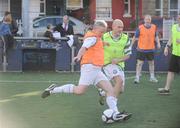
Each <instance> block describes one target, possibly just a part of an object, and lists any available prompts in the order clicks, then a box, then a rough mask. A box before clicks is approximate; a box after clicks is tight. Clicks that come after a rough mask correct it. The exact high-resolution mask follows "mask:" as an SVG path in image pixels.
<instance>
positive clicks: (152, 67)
mask: <svg viewBox="0 0 180 128" xmlns="http://www.w3.org/2000/svg"><path fill="white" fill-rule="evenodd" d="M148 64H149V72H150V81H151V82H155V83H157V82H158V80H157V79H156V77H155V73H154V60H151V61H148Z"/></svg>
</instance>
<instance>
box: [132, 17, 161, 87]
mask: <svg viewBox="0 0 180 128" xmlns="http://www.w3.org/2000/svg"><path fill="white" fill-rule="evenodd" d="M135 40H138V44H137V64H136V78H135V80H134V83H135V84H137V83H139V77H140V74H141V70H142V65H143V63H144V61H145V59H147V60H148V64H149V72H150V81H151V82H158V80H157V79H156V77H155V73H154V50H155V47H156V46H155V40H156V42H157V48H158V49H160V47H161V45H160V41H159V37H158V33H157V32H156V26H155V25H154V24H152V23H151V16H150V15H145V17H144V24H142V25H140V26H139V27H138V29H137V30H136V33H135V36H134V37H133V39H132V44H134V42H135Z"/></svg>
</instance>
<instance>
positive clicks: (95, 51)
mask: <svg viewBox="0 0 180 128" xmlns="http://www.w3.org/2000/svg"><path fill="white" fill-rule="evenodd" d="M87 37H96V38H97V41H96V43H95V45H93V46H91V47H90V48H88V49H87V51H86V52H85V53H84V55H83V56H82V59H81V65H82V64H93V65H96V66H103V65H104V50H103V42H102V39H101V37H99V36H98V35H97V34H96V33H94V32H92V31H89V32H87V33H86V35H85V36H84V39H86V38H87Z"/></svg>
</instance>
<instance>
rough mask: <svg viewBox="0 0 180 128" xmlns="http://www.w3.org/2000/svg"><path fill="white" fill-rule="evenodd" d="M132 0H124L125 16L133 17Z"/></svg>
mask: <svg viewBox="0 0 180 128" xmlns="http://www.w3.org/2000/svg"><path fill="white" fill-rule="evenodd" d="M130 7H131V6H130V0H124V15H123V17H131V9H130Z"/></svg>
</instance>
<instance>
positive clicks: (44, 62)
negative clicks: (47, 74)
mask: <svg viewBox="0 0 180 128" xmlns="http://www.w3.org/2000/svg"><path fill="white" fill-rule="evenodd" d="M22 54H23V56H22V57H23V59H22V69H23V71H47V70H48V71H49V70H52V71H55V63H56V50H55V49H23V52H22Z"/></svg>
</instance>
